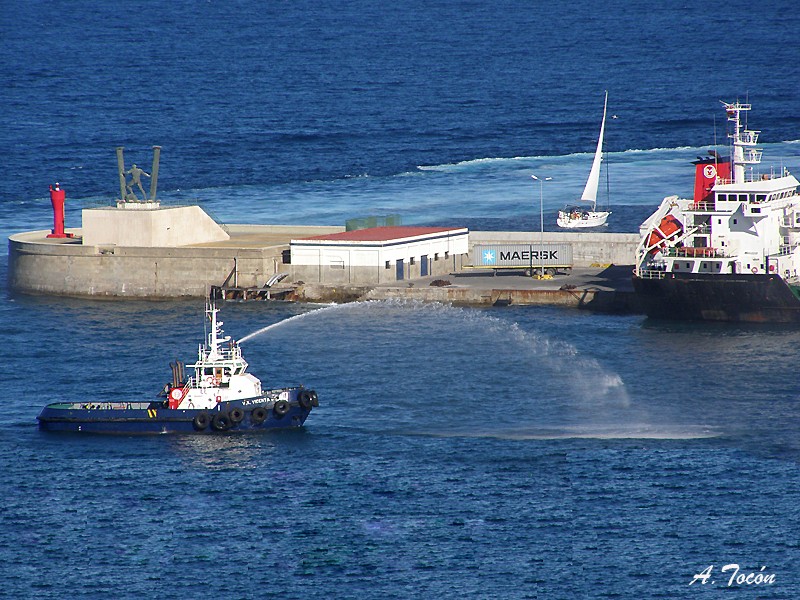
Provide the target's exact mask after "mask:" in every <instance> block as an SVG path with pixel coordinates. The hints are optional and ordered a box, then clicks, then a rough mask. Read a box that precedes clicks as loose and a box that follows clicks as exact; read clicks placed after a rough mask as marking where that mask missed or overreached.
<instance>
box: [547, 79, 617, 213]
mask: <svg viewBox="0 0 800 600" xmlns="http://www.w3.org/2000/svg"><path fill="white" fill-rule="evenodd" d="M607 106H608V91H606V99H605V102H603V122H602V123H601V124H600V137H599V138H597V149H596V150H595V152H594V161H593V162H592V170H591V171H589V179H588V180H587V181H586V187H585V188H584V189H583V194H582V195H581V198H580V201H581V202H589V203H590V205H591V208H590V209H589V210H586V209H585V208H583V207H581V206H568V207H566V208H565V209H564V210H560V211H558V220H557V221H556V222H557V223H558V226H559V227H564V228H568V229H574V228H578V227H598V226H599V225H605V223H606V219H608V215H610V214H611V212H609V211H598V210H597V188H598V187H599V185H600V165H601V163H602V162H603V133H604V132H605V128H606V107H607Z"/></svg>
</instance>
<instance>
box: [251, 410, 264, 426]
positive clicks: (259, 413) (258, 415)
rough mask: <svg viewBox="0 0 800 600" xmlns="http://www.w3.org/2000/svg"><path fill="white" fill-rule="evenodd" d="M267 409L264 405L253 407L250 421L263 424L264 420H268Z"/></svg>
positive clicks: (254, 423)
mask: <svg viewBox="0 0 800 600" xmlns="http://www.w3.org/2000/svg"><path fill="white" fill-rule="evenodd" d="M267 415H268V413H267V409H266V408H264V407H263V406H257V407H256V408H254V409H253V412H251V413H250V421H251V422H252V423H253V425H261V424H262V423H263V422H264V421H266V420H267Z"/></svg>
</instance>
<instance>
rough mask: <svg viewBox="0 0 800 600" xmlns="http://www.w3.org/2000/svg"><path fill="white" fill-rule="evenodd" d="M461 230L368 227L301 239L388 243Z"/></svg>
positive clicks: (451, 228)
mask: <svg viewBox="0 0 800 600" xmlns="http://www.w3.org/2000/svg"><path fill="white" fill-rule="evenodd" d="M461 229H464V228H463V227H462V228H453V227H405V226H393V227H370V228H368V229H356V230H354V231H343V232H341V233H331V234H327V235H315V236H313V237H308V238H303V239H306V240H330V241H349V242H388V241H390V240H397V239H403V238H410V237H415V236H419V235H430V234H432V233H444V232H445V231H453V232H455V231H460V230H461Z"/></svg>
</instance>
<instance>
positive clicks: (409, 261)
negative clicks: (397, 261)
mask: <svg viewBox="0 0 800 600" xmlns="http://www.w3.org/2000/svg"><path fill="white" fill-rule="evenodd" d="M416 263H417V261H416V259H415V258H414V257H413V256H412V257H411V258H409V259H408V264H410V265H414V264H416Z"/></svg>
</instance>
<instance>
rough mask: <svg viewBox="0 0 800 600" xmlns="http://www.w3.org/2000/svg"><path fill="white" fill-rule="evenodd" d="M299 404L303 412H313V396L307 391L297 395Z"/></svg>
mask: <svg viewBox="0 0 800 600" xmlns="http://www.w3.org/2000/svg"><path fill="white" fill-rule="evenodd" d="M297 402H298V404H300V407H301V408H302V409H303V410H311V394H309V393H308V391H307V390H302V391H301V392H300V393H299V394H297Z"/></svg>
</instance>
